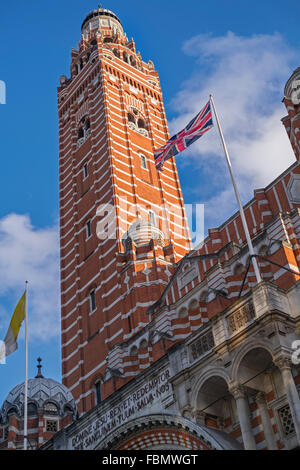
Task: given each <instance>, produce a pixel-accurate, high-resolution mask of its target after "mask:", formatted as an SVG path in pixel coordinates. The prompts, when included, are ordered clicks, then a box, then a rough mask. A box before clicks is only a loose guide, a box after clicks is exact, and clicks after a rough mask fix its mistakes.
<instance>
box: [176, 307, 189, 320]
mask: <svg viewBox="0 0 300 470" xmlns="http://www.w3.org/2000/svg"><path fill="white" fill-rule="evenodd" d="M188 313H189V312H188V309H187V308H186V307H182V308H181V309H180V310H179V312H178V317H179V318H186V317H187V316H188Z"/></svg>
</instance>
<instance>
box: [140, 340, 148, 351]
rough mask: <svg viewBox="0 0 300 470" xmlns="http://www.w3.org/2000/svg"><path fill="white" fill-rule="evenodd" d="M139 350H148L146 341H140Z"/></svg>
mask: <svg viewBox="0 0 300 470" xmlns="http://www.w3.org/2000/svg"><path fill="white" fill-rule="evenodd" d="M140 349H143V350H144V349H148V343H147V341H146V340H145V339H143V340H142V341H141V344H140Z"/></svg>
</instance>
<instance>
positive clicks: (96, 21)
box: [81, 6, 124, 36]
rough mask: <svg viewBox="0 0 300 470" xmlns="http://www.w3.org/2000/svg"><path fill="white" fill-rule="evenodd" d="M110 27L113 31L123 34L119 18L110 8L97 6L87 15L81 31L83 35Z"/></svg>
mask: <svg viewBox="0 0 300 470" xmlns="http://www.w3.org/2000/svg"><path fill="white" fill-rule="evenodd" d="M107 28H110V29H112V30H113V32H114V33H119V34H124V30H123V26H122V23H121V21H120V20H119V18H118V17H117V16H116V15H115V14H114V13H113V12H112V11H110V10H106V9H105V8H100V6H99V8H97V9H96V10H93V11H92V12H91V13H89V14H88V15H87V17H86V18H85V20H84V21H83V23H82V26H81V32H82V34H83V35H84V36H85V35H87V34H89V33H90V32H93V31H95V32H96V31H99V30H100V31H101V30H103V29H107Z"/></svg>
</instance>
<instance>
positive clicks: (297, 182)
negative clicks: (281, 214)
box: [287, 174, 300, 203]
mask: <svg viewBox="0 0 300 470" xmlns="http://www.w3.org/2000/svg"><path fill="white" fill-rule="evenodd" d="M287 190H288V194H289V198H290V200H291V201H292V202H295V203H300V175H294V174H292V176H291V178H290V181H289V184H288V186H287Z"/></svg>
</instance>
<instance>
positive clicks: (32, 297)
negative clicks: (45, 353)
mask: <svg viewBox="0 0 300 470" xmlns="http://www.w3.org/2000/svg"><path fill="white" fill-rule="evenodd" d="M0 279H1V283H0V296H1V300H2V301H1V303H0V317H1V327H2V328H3V329H6V328H7V327H8V324H9V321H10V317H11V315H12V312H13V309H14V307H15V303H16V302H17V301H18V298H19V297H20V296H21V294H22V293H23V291H24V288H25V281H26V280H28V281H29V295H28V323H29V328H28V330H29V335H30V337H31V338H32V339H37V338H38V339H40V340H42V341H45V340H50V339H51V338H53V337H55V336H57V334H58V333H59V328H60V324H59V318H60V306H59V305H60V303H59V238H58V228H57V227H56V226H54V227H50V228H44V229H40V228H39V229H35V228H34V227H33V226H32V224H31V221H30V217H29V216H28V215H18V214H9V215H7V216H6V217H3V218H2V219H0ZM10 308H11V310H10Z"/></svg>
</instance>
